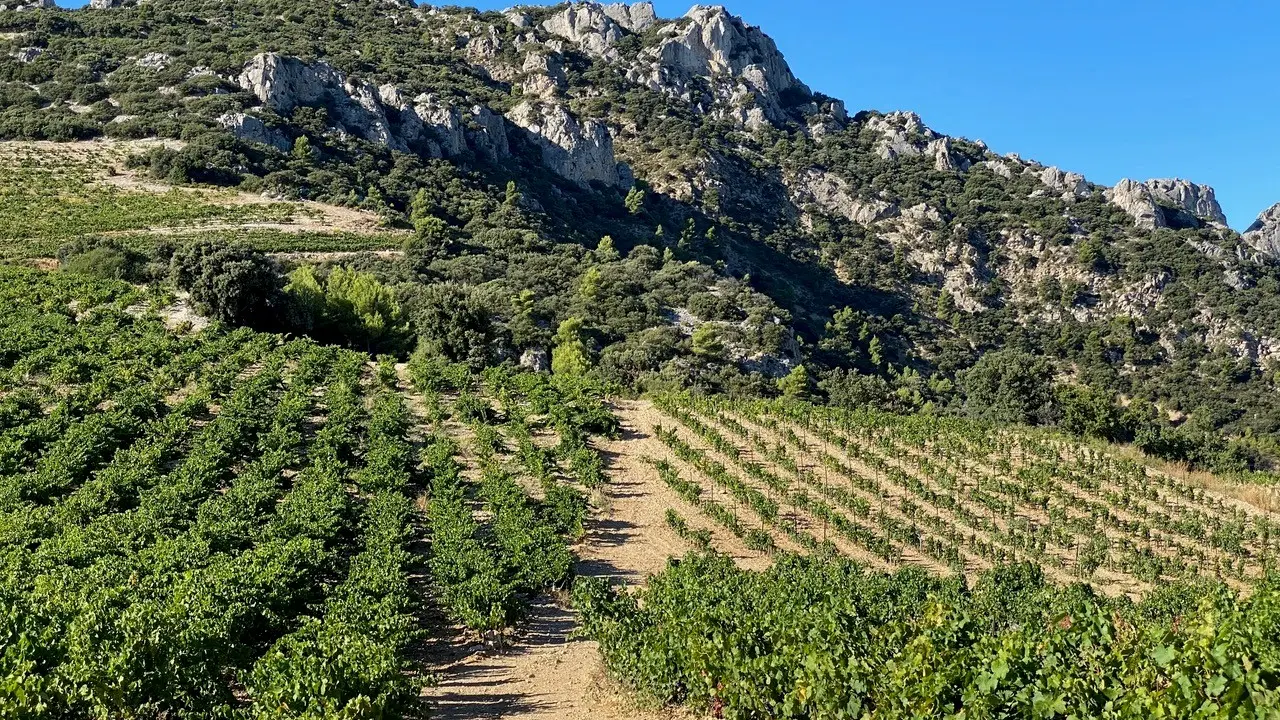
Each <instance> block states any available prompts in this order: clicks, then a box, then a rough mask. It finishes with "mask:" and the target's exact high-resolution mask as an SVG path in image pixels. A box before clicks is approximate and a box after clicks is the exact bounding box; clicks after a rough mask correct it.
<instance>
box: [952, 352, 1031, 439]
mask: <svg viewBox="0 0 1280 720" xmlns="http://www.w3.org/2000/svg"><path fill="white" fill-rule="evenodd" d="M1051 380H1052V371H1051V369H1050V367H1049V364H1048V363H1047V362H1045V361H1044V359H1042V358H1037V357H1035V356H1032V355H1028V354H1027V353H1023V352H1018V351H1016V350H996V351H992V352H988V353H986V354H985V355H983V356H982V357H981V358H980V359H979V360H978V362H976V363H974V365H973V367H971V368H969V369H968V370H966V371H964V372H963V373H962V374H961V376H960V387H961V389H962V390H963V392H964V403H965V404H964V407H965V411H966V412H967V413H969V414H971V415H973V416H974V417H978V418H981V419H983V420H989V421H994V422H1003V423H1030V424H1034V423H1036V422H1043V421H1046V420H1048V419H1050V418H1051V417H1052V416H1051V413H1052V411H1053V410H1052V401H1053V395H1052V387H1051Z"/></svg>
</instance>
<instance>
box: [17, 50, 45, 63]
mask: <svg viewBox="0 0 1280 720" xmlns="http://www.w3.org/2000/svg"><path fill="white" fill-rule="evenodd" d="M43 54H44V48H39V47H24V48H19V49H18V50H17V51H16V52H14V53H13V56H12V57H13V58H14V59H15V60H17V61H18V62H20V63H29V62H35V61H36V60H38V59H39V58H40V56H41V55H43Z"/></svg>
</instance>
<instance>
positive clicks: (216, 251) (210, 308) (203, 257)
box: [170, 240, 285, 327]
mask: <svg viewBox="0 0 1280 720" xmlns="http://www.w3.org/2000/svg"><path fill="white" fill-rule="evenodd" d="M170 278H171V279H172V281H173V284H174V285H177V286H178V287H179V288H181V289H183V290H187V291H189V292H190V293H191V300H192V301H193V302H194V303H195V305H196V308H197V309H198V310H200V311H201V312H203V313H204V314H206V315H208V316H209V317H210V318H212V319H214V320H218V321H220V322H227V323H236V324H240V325H252V326H256V327H275V326H278V325H279V324H280V318H279V315H278V312H279V310H280V309H281V308H282V305H283V303H284V285H285V281H284V276H283V275H282V274H281V272H280V267H279V266H278V265H276V263H275V261H273V260H271V259H270V258H268V257H267V256H265V255H263V254H262V253H260V252H258V251H256V250H252V249H250V248H248V247H246V246H243V245H230V244H225V243H222V242H220V241H216V240H201V241H199V242H196V243H192V244H190V245H186V246H184V247H181V248H179V249H178V251H177V252H175V253H174V255H173V258H172V260H171V262H170Z"/></svg>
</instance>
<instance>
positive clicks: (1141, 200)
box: [1106, 178, 1164, 230]
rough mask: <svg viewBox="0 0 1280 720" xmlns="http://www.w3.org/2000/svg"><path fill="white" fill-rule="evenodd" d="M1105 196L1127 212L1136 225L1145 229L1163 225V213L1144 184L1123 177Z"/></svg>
mask: <svg viewBox="0 0 1280 720" xmlns="http://www.w3.org/2000/svg"><path fill="white" fill-rule="evenodd" d="M1106 197H1107V200H1108V201H1110V202H1111V203H1112V204H1113V205H1115V206H1116V207H1118V208H1120V209H1121V210H1123V211H1125V212H1126V213H1128V214H1129V216H1130V217H1132V218H1133V222H1134V223H1135V224H1136V225H1137V226H1138V227H1140V228H1143V229H1147V230H1152V229H1155V228H1157V227H1163V225H1164V215H1163V214H1162V213H1161V212H1160V207H1159V206H1158V205H1156V200H1155V198H1154V197H1152V196H1151V189H1150V188H1148V187H1147V186H1146V185H1144V184H1142V183H1140V182H1136V181H1134V180H1130V179H1128V178H1125V179H1123V180H1121V181H1120V182H1118V183H1116V186H1115V187H1113V188H1111V189H1110V190H1108V191H1107V192H1106Z"/></svg>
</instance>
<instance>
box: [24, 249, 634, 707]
mask: <svg viewBox="0 0 1280 720" xmlns="http://www.w3.org/2000/svg"><path fill="white" fill-rule="evenodd" d="M158 300H159V298H154V297H149V296H148V294H147V291H144V290H139V289H137V288H135V287H132V286H128V285H124V284H119V283H103V282H96V281H86V280H83V279H77V276H75V275H71V274H53V275H46V274H42V273H36V272H33V271H22V270H15V269H2V268H0V647H3V654H0V678H3V683H0V716H3V717H22V718H44V717H47V718H69V717H174V716H181V717H193V718H194V717H246V718H248V717H255V718H266V717H271V718H279V717H309V718H319V717H334V718H336V717H343V718H355V717H392V716H397V717H398V716H402V715H417V714H420V710H421V707H420V706H421V703H422V701H421V699H420V689H421V687H422V686H423V685H425V684H427V683H428V682H429V680H430V678H429V677H428V676H427V674H426V673H425V672H423V669H422V663H421V658H420V657H419V653H418V650H417V647H418V646H419V645H420V641H421V640H422V639H423V638H425V637H426V636H427V635H429V634H432V633H435V632H437V631H440V630H441V627H437V626H434V625H432V623H429V622H426V621H425V620H424V618H427V617H436V616H437V615H438V616H441V617H442V619H441V620H439V621H437V622H438V623H443V624H445V625H453V624H455V623H456V624H459V625H465V626H466V627H469V628H472V629H473V630H474V631H475V632H477V633H485V634H487V635H488V637H489V638H490V640H491V641H492V642H495V643H497V644H499V645H500V644H501V643H502V642H503V634H504V632H505V631H506V629H507V628H509V627H510V626H511V625H513V624H514V623H516V622H517V621H518V620H519V618H520V617H521V616H522V613H523V611H524V608H526V607H527V605H528V603H529V602H530V599H531V598H532V597H534V596H535V595H536V594H537V593H540V592H542V591H543V590H546V589H549V588H553V587H557V586H559V587H566V586H567V583H568V581H569V579H570V575H571V572H572V564H573V562H574V555H573V553H572V552H571V551H570V543H572V542H573V541H574V540H575V539H576V538H577V537H579V536H580V535H581V534H582V533H583V527H584V521H585V512H586V500H585V490H586V489H588V488H590V487H596V486H599V485H600V484H601V483H602V482H603V472H602V461H601V458H600V457H599V455H598V454H597V453H596V452H595V451H593V450H592V449H591V448H590V446H589V445H588V444H587V433H588V432H610V431H612V430H613V428H614V427H615V425H614V421H613V419H612V416H611V415H609V414H608V412H607V411H606V410H605V409H604V407H603V405H601V404H600V402H599V401H598V400H597V399H595V397H594V396H593V395H592V394H590V393H589V392H587V391H586V389H584V388H583V387H580V386H578V385H576V384H565V383H556V382H553V381H551V380H550V379H548V378H547V377H546V376H533V375H516V374H512V373H509V372H506V371H500V370H493V371H489V372H486V373H485V374H484V375H482V376H481V375H474V374H472V373H471V372H470V371H468V370H467V369H466V368H465V367H456V366H447V365H444V364H439V363H433V362H431V361H429V360H424V361H421V362H416V363H414V364H412V365H410V366H409V367H407V368H406V367H404V366H398V365H396V364H395V363H394V362H393V361H392V360H391V359H390V358H380V359H379V360H378V361H377V362H371V361H370V359H369V357H368V356H366V355H362V354H358V353H354V352H350V351H345V350H337V349H334V348H330V347H325V346H320V345H317V344H315V343H313V342H311V341H309V340H288V339H284V338H281V337H279V336H275V335H268V334H260V333H254V332H251V331H248V330H243V329H241V330H223V329H219V328H216V327H215V328H211V329H208V330H206V331H203V332H201V333H199V334H173V333H170V332H168V331H167V330H166V329H165V325H164V321H163V318H162V317H161V316H160V315H159V314H158V313H157V312H156V311H154V310H152V309H151V308H152V307H155V306H159V305H162V303H160V302H159V301H158ZM535 440H536V441H535ZM473 469H474V470H476V471H478V474H477V473H473ZM470 474H477V476H475V477H470V476H469V475H470Z"/></svg>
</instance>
